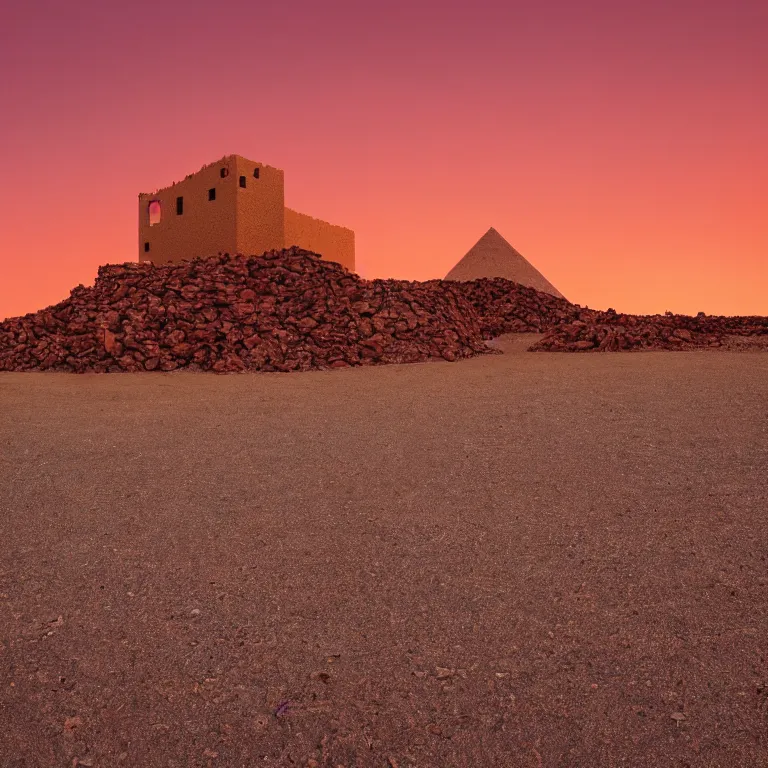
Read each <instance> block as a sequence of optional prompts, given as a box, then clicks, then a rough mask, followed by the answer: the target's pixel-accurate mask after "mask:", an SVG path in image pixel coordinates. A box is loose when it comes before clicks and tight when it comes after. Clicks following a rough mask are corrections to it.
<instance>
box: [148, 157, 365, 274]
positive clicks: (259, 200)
mask: <svg viewBox="0 0 768 768" xmlns="http://www.w3.org/2000/svg"><path fill="white" fill-rule="evenodd" d="M284 189H285V185H284V173H283V171H281V170H280V169H279V168H273V167H271V166H269V165H263V164H262V163H255V162H253V161H252V160H248V159H246V158H244V157H241V156H240V155H227V156H226V157H223V158H222V159H221V160H218V161H217V162H215V163H210V164H209V165H206V166H203V168H201V169H200V170H199V171H198V172H197V173H193V174H190V175H189V176H187V177H186V178H185V179H184V180H183V181H179V182H176V183H175V184H172V185H171V186H169V187H165V188H164V189H159V190H157V191H156V192H153V193H141V194H140V195H139V261H151V262H152V263H154V264H167V263H169V262H171V263H175V262H180V261H183V260H189V259H193V258H196V257H198V256H203V257H207V256H215V255H217V254H218V253H230V254H235V253H241V254H244V255H246V256H252V255H260V254H262V253H264V252H265V251H270V250H273V249H278V250H279V249H282V248H290V247H291V246H293V245H296V246H299V247H300V248H304V249H306V250H309V251H314V252H315V253H318V254H320V255H321V256H322V257H323V258H324V259H327V260H328V261H335V262H338V263H339V264H341V265H342V266H344V267H346V268H347V269H349V270H350V271H352V272H354V269H355V233H354V232H353V231H352V230H351V229H347V228H346V227H339V226H336V225H335V224H329V223H328V222H326V221H320V220H319V219H315V218H312V217H311V216H307V215H306V214H304V213H299V212H298V211H294V210H291V209H290V208H286V207H285V202H284V197H285V195H284Z"/></svg>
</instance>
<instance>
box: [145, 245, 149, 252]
mask: <svg viewBox="0 0 768 768" xmlns="http://www.w3.org/2000/svg"><path fill="white" fill-rule="evenodd" d="M148 250H149V243H144V253H146V252H147V251H148Z"/></svg>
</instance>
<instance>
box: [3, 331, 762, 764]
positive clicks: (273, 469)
mask: <svg viewBox="0 0 768 768" xmlns="http://www.w3.org/2000/svg"><path fill="white" fill-rule="evenodd" d="M535 338H536V337H535V336H531V335H527V336H525V337H505V338H503V339H502V340H500V343H501V344H502V346H503V348H504V349H505V350H507V354H505V355H503V356H502V355H499V356H486V357H480V358H475V359H471V360H466V361H462V362H459V363H447V362H436V363H424V364H414V365H395V366H376V367H370V368H355V369H344V370H339V371H327V372H309V373H296V374H280V373H258V374H243V375H232V376H215V375H212V374H194V373H168V374H166V373H144V374H106V375H97V374H84V375H74V374H56V373H0V523H2V532H3V546H2V549H0V766H2V767H3V768H6V767H7V766H14V767H19V766H30V767H32V766H34V767H35V768H37V767H38V766H77V765H78V764H80V765H85V766H94V767H95V766H118V765H120V766H122V765H125V766H139V765H140V766H155V765H157V766H198V765H199V766H208V765H210V766H253V765H265V766H292V765H296V766H307V765H308V766H326V765H327V766H333V768H336V767H337V766H340V765H343V766H347V767H348V768H350V767H351V766H382V767H386V768H404V767H405V766H436V767H441V768H442V767H445V766H523V767H526V766H530V767H531V768H535V767H536V766H539V767H540V768H541V767H545V768H554V767H556V766H557V767H565V766H569V767H570V766H590V767H592V766H633V767H641V766H713V767H714V766H729V767H730V766H766V765H768V647H767V644H766V638H768V355H766V354H765V353H764V352H713V351H705V352H704V351H702V352H678V353H675V352H641V353H634V354H582V355H569V354H557V353H527V352H523V351H522V350H524V349H525V347H526V346H528V345H529V344H530V343H531V342H532V340H533V339H535Z"/></svg>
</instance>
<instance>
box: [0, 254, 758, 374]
mask: <svg viewBox="0 0 768 768" xmlns="http://www.w3.org/2000/svg"><path fill="white" fill-rule="evenodd" d="M522 332H537V333H543V334H545V335H544V336H543V338H542V339H540V340H539V341H538V342H537V343H536V344H534V345H533V346H532V347H531V348H530V349H531V351H538V350H549V351H568V352H572V351H573V352H577V351H620V350H635V349H695V348H701V347H720V348H734V347H739V346H752V347H758V348H764V349H768V317H712V316H706V315H704V314H703V313H699V315H697V316H696V317H690V316H687V315H673V314H672V313H669V312H668V313H667V314H666V315H664V316H660V315H651V316H643V315H624V314H622V315H619V314H617V313H616V312H615V311H614V310H612V309H609V310H607V311H606V312H600V311H597V310H593V309H588V308H582V307H580V306H579V305H577V304H571V303H570V302H568V301H566V300H565V299H561V298H557V297H555V296H552V295H551V294H548V293H543V292H541V291H537V290H535V289H533V288H528V287H526V286H523V285H520V284H518V283H514V282H512V281H510V280H506V279H503V278H481V279H478V280H472V281H468V282H456V281H443V280H429V281H427V282H415V281H407V280H372V281H369V280H363V279H362V278H360V277H358V276H357V275H356V274H354V273H351V272H349V271H348V270H346V269H345V268H344V267H342V266H341V265H339V264H336V263H334V262H330V261H325V260H323V259H321V258H320V257H319V256H318V255H317V254H314V253H311V252H309V251H305V250H301V249H299V248H295V247H294V248H290V249H287V250H283V251H270V252H269V253H265V254H264V255H262V256H250V257H245V256H229V255H228V254H223V255H219V256H218V257H213V258H209V259H195V260H192V261H187V262H183V263H181V264H168V265H163V266H154V265H152V264H149V263H141V264H136V263H126V264H119V265H115V264H110V265H105V266H102V267H99V271H98V277H97V278H96V282H95V285H94V287H93V288H86V287H84V286H82V285H80V286H78V287H77V288H75V289H74V290H73V291H72V292H71V295H70V296H69V298H67V299H65V300H64V301H62V302H60V303H59V304H56V305H54V306H52V307H49V308H47V309H44V310H41V311H39V312H35V313H33V314H28V315H24V316H23V317H17V318H10V319H8V320H5V321H3V322H0V371H41V370H49V371H69V372H76V373H85V372H120V371H153V370H161V371H173V370H177V369H184V370H192V371H204V370H212V371H215V372H218V373H225V372H235V371H307V370H323V369H327V368H343V367H348V366H355V365H373V364H381V363H411V362H426V361H429V360H434V359H443V360H449V361H454V360H460V359H462V358H467V357H473V356H475V355H479V354H501V352H500V351H499V350H498V349H492V348H489V347H488V346H487V345H486V344H485V341H484V340H487V339H492V338H495V337H496V336H500V335H501V334H503V333H522ZM739 340H741V341H742V342H743V343H739Z"/></svg>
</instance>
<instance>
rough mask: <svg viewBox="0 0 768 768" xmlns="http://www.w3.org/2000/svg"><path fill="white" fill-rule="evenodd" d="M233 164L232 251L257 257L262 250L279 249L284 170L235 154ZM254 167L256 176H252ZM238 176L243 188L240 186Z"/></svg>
mask: <svg viewBox="0 0 768 768" xmlns="http://www.w3.org/2000/svg"><path fill="white" fill-rule="evenodd" d="M235 166H236V169H237V170H236V172H235V173H234V174H233V177H232V181H233V184H234V185H235V190H236V213H235V220H236V229H237V243H236V252H237V253H241V254H243V255H244V256H261V254H262V253H264V252H265V251H271V250H273V249H281V248H283V247H284V246H283V242H284V232H285V230H284V226H285V225H284V216H283V208H284V207H285V182H284V178H285V174H284V172H283V171H281V170H280V169H279V168H272V167H271V166H269V165H263V164H262V163H254V162H251V161H250V160H246V159H245V158H244V157H239V156H235ZM256 168H258V169H259V178H255V177H254V175H253V172H254V170H255V169H256ZM241 176H242V177H243V179H244V181H245V187H241V186H240V177H241Z"/></svg>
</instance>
